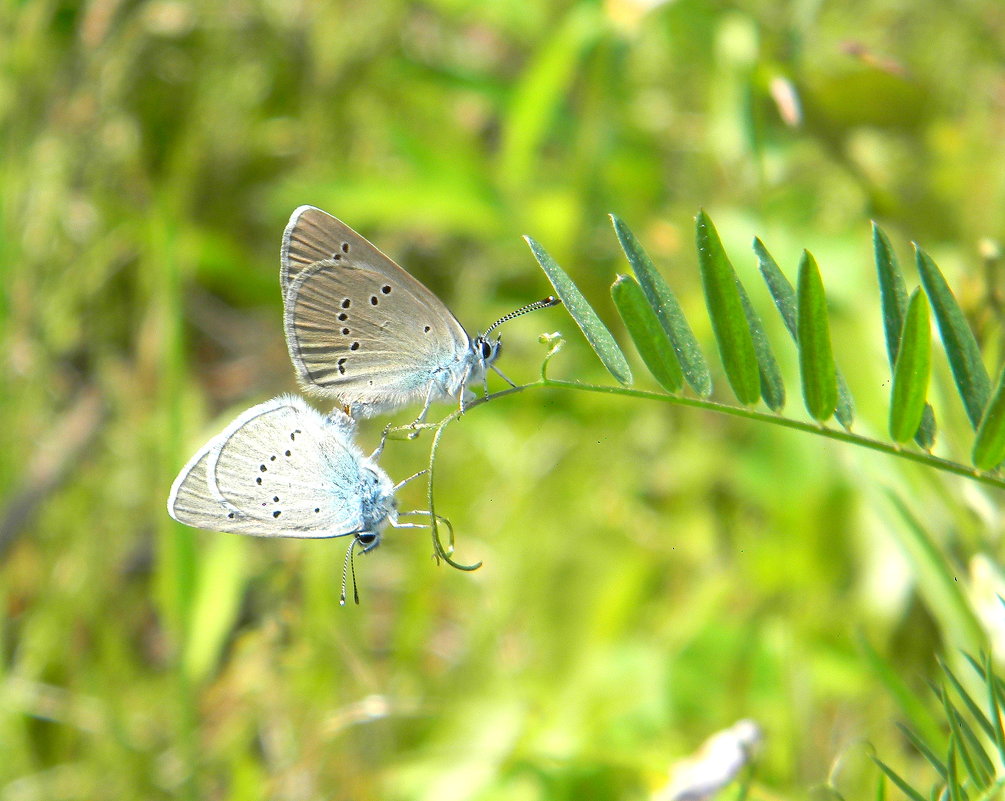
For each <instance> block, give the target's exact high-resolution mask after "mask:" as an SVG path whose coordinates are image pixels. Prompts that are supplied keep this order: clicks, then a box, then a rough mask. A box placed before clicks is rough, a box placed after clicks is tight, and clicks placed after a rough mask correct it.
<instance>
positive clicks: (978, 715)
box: [939, 659, 995, 738]
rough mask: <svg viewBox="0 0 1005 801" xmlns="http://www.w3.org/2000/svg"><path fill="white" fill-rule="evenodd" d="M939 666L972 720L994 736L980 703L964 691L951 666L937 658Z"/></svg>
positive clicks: (987, 733) (989, 734)
mask: <svg viewBox="0 0 1005 801" xmlns="http://www.w3.org/2000/svg"><path fill="white" fill-rule="evenodd" d="M939 667H941V668H942V672H943V673H945V674H946V678H948V679H949V683H950V684H952V685H953V689H954V690H956V694H957V695H958V696H959V697H960V700H961V701H963V704H964V706H966V708H967V711H968V712H970V714H971V715H972V716H973V718H974V720H976V721H977V723H978V725H979V726H980V727H981V729H982V730H983V731H984V733H985V734H986V735H987V736H988V737H990V738H994V735H995V733H994V727H993V726H992V725H991V721H990V720H988V717H987V715H985V714H984V710H982V709H981V707H980V705H979V704H978V703H977V702H976V701H975V700H974V699H973V697H971V695H970V693H968V692H967V691H966V688H964V686H963V684H962V683H961V682H960V680H959V679H958V678H956V674H955V673H953V671H952V668H950V667H949V665H947V664H946V663H945V662H944V661H943V660H941V659H940V660H939Z"/></svg>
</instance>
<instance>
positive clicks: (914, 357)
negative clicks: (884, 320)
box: [890, 289, 1005, 442]
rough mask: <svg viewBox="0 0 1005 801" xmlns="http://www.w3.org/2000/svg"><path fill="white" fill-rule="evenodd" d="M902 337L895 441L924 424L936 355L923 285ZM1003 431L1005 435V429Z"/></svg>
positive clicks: (894, 395)
mask: <svg viewBox="0 0 1005 801" xmlns="http://www.w3.org/2000/svg"><path fill="white" fill-rule="evenodd" d="M899 339H900V346H899V348H898V349H897V356H896V363H895V365H894V368H893V388H892V389H891V391H890V436H891V437H892V438H893V441H894V442H907V440H909V439H910V438H911V437H913V436H914V434H915V432H916V431H917V430H918V426H920V425H921V417H922V414H923V413H924V411H925V397H926V395H927V393H928V376H929V371H930V369H931V359H932V327H931V324H930V323H929V321H928V301H927V300H925V295H924V293H923V292H922V291H921V290H920V289H916V290H914V293H913V294H912V295H911V301H910V303H909V304H908V307H907V315H906V316H905V317H904V330H903V332H902V333H901V335H900V337H899ZM1002 435H1003V438H1005V429H1003V430H1002Z"/></svg>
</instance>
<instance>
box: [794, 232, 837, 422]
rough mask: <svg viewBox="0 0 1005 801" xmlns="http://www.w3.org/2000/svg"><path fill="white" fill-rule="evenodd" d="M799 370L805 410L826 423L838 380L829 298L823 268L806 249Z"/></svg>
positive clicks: (801, 269) (799, 294)
mask: <svg viewBox="0 0 1005 801" xmlns="http://www.w3.org/2000/svg"><path fill="white" fill-rule="evenodd" d="M796 298H797V302H796V320H797V331H798V337H797V344H798V346H799V372H800V375H801V376H802V381H803V401H804V402H805V404H806V411H808V412H809V413H810V416H811V417H812V418H813V419H814V420H816V421H817V422H820V423H823V422H826V421H827V419H828V418H830V416H831V415H832V414H834V408H835V407H836V406H837V381H836V380H835V378H834V355H833V353H832V352H831V335H830V328H829V327H828V324H827V299H826V297H825V296H824V285H823V281H822V280H821V279H820V269H819V268H818V267H817V262H816V259H814V258H813V255H812V254H811V253H810V252H809V251H806V250H804V251H803V257H802V259H800V261H799V283H798V289H797V290H796Z"/></svg>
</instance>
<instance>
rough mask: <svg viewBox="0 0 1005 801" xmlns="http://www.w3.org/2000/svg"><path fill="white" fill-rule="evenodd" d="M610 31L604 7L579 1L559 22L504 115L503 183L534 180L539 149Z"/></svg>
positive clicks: (513, 184)
mask: <svg viewBox="0 0 1005 801" xmlns="http://www.w3.org/2000/svg"><path fill="white" fill-rule="evenodd" d="M606 29H607V25H606V20H605V15H604V12H603V9H602V8H600V7H599V6H597V5H595V4H593V3H577V4H573V5H571V7H570V10H569V12H568V13H567V14H566V15H565V18H564V19H561V20H556V23H555V25H554V26H552V27H551V28H550V30H549V34H548V36H547V37H545V38H544V39H543V40H542V46H541V47H540V48H539V49H537V50H536V51H535V55H534V57H533V59H532V60H531V62H530V64H529V66H528V67H527V68H526V69H525V70H524V72H523V74H522V75H520V77H519V80H518V81H517V82H516V84H515V86H514V87H513V91H512V93H511V94H510V102H509V107H508V109H507V110H506V113H505V116H504V117H503V121H502V122H503V130H502V146H501V151H500V154H499V179H500V181H501V182H502V183H503V184H504V185H506V186H508V187H516V188H519V187H523V186H524V185H526V184H528V183H529V182H531V181H532V180H533V171H534V168H535V165H536V164H537V163H538V162H537V159H538V158H539V150H540V148H541V146H542V144H543V143H544V141H545V140H546V138H547V137H548V136H549V135H550V134H551V133H552V130H553V120H554V118H555V115H556V114H557V113H559V109H560V108H561V107H562V104H563V103H565V102H566V97H567V95H568V92H569V87H570V85H571V84H573V83H574V82H575V81H576V80H578V79H579V70H580V67H581V64H582V60H583V58H584V56H585V55H586V54H587V53H588V52H589V49H590V47H591V46H592V45H593V44H594V43H595V42H596V41H597V40H598V39H599V38H600V37H601V36H603V34H604V32H605V30H606Z"/></svg>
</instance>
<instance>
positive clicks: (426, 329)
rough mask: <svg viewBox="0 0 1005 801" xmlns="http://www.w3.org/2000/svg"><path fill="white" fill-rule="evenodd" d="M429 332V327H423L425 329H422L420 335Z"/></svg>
mask: <svg viewBox="0 0 1005 801" xmlns="http://www.w3.org/2000/svg"><path fill="white" fill-rule="evenodd" d="M430 330H431V329H430V328H429V326H428V325H427V326H425V327H424V328H423V329H422V333H423V334H428V333H429V332H430Z"/></svg>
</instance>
